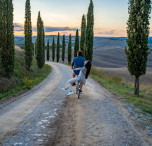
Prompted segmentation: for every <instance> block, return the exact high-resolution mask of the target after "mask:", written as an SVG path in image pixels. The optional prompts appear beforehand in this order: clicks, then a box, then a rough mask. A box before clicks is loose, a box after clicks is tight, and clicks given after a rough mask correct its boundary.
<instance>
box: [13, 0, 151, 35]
mask: <svg viewBox="0 0 152 146" xmlns="http://www.w3.org/2000/svg"><path fill="white" fill-rule="evenodd" d="M93 2H94V16H95V22H94V23H95V25H94V36H105V37H126V36H127V34H126V27H127V25H126V22H127V20H128V0H114V1H113V0H107V1H103V0H93ZM13 3H14V24H15V26H14V31H15V32H14V34H15V35H17V36H23V35H24V13H25V12H24V11H25V0H14V1H13ZM88 6H89V0H62V1H60V0H55V1H54V0H43V1H41V0H31V12H32V26H33V35H36V24H37V15H38V11H40V12H41V16H42V19H43V21H44V25H45V27H47V28H49V29H48V31H47V30H46V31H45V34H46V35H57V33H58V32H60V34H61V35H62V34H65V35H69V34H72V35H75V30H76V29H77V28H78V29H79V30H80V27H81V18H82V15H83V14H85V15H86V14H87V10H88ZM150 21H152V19H151V20H150ZM150 28H151V29H152V25H151V26H150ZM150 32H151V33H150V35H152V31H150ZM79 35H80V32H79Z"/></svg>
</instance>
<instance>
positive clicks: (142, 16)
mask: <svg viewBox="0 0 152 146" xmlns="http://www.w3.org/2000/svg"><path fill="white" fill-rule="evenodd" d="M128 10H129V11H128V13H129V19H128V22H127V25H128V27H127V34H128V39H127V44H128V48H127V47H126V48H125V53H126V56H127V61H128V70H129V72H130V74H131V75H133V76H135V86H134V93H135V95H139V78H140V76H141V75H145V74H146V66H147V57H148V50H149V48H148V36H149V17H150V16H149V15H150V12H151V1H150V0H130V1H129V9H128Z"/></svg>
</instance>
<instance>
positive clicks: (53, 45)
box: [52, 37, 55, 62]
mask: <svg viewBox="0 0 152 146" xmlns="http://www.w3.org/2000/svg"><path fill="white" fill-rule="evenodd" d="M54 60H55V41H54V37H53V41H52V61H53V62H54Z"/></svg>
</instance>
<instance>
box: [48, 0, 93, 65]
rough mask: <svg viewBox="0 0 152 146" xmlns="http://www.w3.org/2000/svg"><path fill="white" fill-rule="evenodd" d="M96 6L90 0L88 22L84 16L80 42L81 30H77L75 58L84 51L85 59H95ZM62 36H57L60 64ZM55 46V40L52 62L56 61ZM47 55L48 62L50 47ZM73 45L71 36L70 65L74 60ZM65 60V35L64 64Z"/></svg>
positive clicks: (69, 43)
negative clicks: (94, 30)
mask: <svg viewBox="0 0 152 146" xmlns="http://www.w3.org/2000/svg"><path fill="white" fill-rule="evenodd" d="M93 9H94V6H93V1H92V0H90V5H89V8H88V13H87V21H86V17H85V15H83V16H82V23H81V40H80V42H79V30H78V29H77V30H76V36H75V43H74V57H76V56H77V52H78V51H79V50H82V51H83V52H84V57H85V59H87V60H91V61H92V58H93V37H94V32H93V27H94V10H93ZM59 38H60V35H59V33H58V36H57V45H56V61H57V62H59V58H60V47H59V46H60V39H59ZM53 46H55V42H54V38H53V42H52V61H54V60H55V51H54V49H53V48H55V47H53ZM47 48H48V49H47V53H48V55H47V56H48V60H49V47H47ZM71 49H72V43H71V35H70V36H69V42H68V63H70V62H71V59H72V50H71ZM64 59H65V35H63V40H62V61H63V62H64Z"/></svg>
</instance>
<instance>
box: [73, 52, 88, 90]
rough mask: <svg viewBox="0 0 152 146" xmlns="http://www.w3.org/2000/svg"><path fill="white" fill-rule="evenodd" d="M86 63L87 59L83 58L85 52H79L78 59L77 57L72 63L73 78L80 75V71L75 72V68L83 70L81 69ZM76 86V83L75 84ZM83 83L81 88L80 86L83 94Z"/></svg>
mask: <svg viewBox="0 0 152 146" xmlns="http://www.w3.org/2000/svg"><path fill="white" fill-rule="evenodd" d="M84 62H85V59H84V58H83V52H82V51H81V50H79V51H78V52H77V57H75V58H74V59H73V62H72V69H73V73H72V76H73V78H75V77H76V76H78V75H79V72H80V71H79V70H75V68H81V67H84ZM73 85H75V83H74V84H73ZM82 85H83V84H82V82H81V86H80V89H81V92H82Z"/></svg>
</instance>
